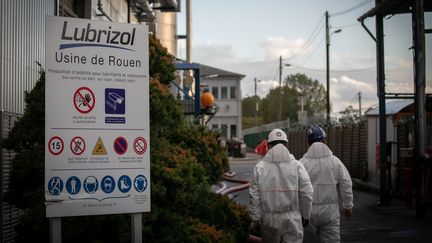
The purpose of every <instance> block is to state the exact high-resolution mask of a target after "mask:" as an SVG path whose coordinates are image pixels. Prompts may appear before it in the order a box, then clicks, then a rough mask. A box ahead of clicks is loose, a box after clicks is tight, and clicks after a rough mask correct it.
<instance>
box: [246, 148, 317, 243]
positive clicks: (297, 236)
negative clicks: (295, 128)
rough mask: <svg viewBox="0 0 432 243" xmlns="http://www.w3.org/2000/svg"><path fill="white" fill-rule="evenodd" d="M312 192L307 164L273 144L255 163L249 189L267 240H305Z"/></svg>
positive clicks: (253, 210) (255, 217)
mask: <svg viewBox="0 0 432 243" xmlns="http://www.w3.org/2000/svg"><path fill="white" fill-rule="evenodd" d="M312 193H313V192H312V184H311V181H310V179H309V176H308V174H307V172H306V170H305V168H304V167H303V165H302V164H301V163H300V162H299V161H298V160H296V159H295V158H294V156H293V155H292V154H291V153H290V152H289V150H288V149H287V148H286V147H285V146H284V145H283V144H277V145H275V146H274V147H272V148H271V149H270V150H269V151H268V152H267V154H266V155H265V156H264V157H263V158H262V160H261V161H259V162H258V163H257V165H256V166H255V169H254V172H253V178H252V183H251V186H250V188H249V196H250V207H249V211H250V215H251V217H252V219H253V220H254V221H260V227H261V234H262V235H261V236H262V239H263V242H266V243H267V242H278V243H279V242H302V241H303V226H302V217H303V218H309V214H310V211H311V207H312Z"/></svg>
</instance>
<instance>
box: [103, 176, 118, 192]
mask: <svg viewBox="0 0 432 243" xmlns="http://www.w3.org/2000/svg"><path fill="white" fill-rule="evenodd" d="M115 186H116V184H115V180H114V178H113V177H112V176H110V175H107V176H104V178H102V181H101V189H102V191H103V192H105V193H111V192H113V191H114V189H115Z"/></svg>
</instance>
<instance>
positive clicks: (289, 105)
mask: <svg viewBox="0 0 432 243" xmlns="http://www.w3.org/2000/svg"><path fill="white" fill-rule="evenodd" d="M297 97H298V92H297V91H295V90H293V89H291V88H290V87H288V86H283V87H282V88H280V87H277V88H275V89H271V90H270V92H269V94H268V95H267V96H266V97H265V98H264V99H263V100H262V104H261V107H262V114H263V120H264V123H271V122H275V121H278V120H279V100H280V99H281V118H282V120H287V119H289V120H290V121H297V111H298V110H299V109H298V105H297Z"/></svg>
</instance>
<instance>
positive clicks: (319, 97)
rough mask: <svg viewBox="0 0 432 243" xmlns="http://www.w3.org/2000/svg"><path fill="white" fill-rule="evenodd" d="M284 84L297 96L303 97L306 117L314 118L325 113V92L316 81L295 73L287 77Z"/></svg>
mask: <svg viewBox="0 0 432 243" xmlns="http://www.w3.org/2000/svg"><path fill="white" fill-rule="evenodd" d="M285 83H286V85H287V86H288V87H290V88H292V89H294V90H296V91H297V92H298V94H299V96H304V97H305V100H306V105H305V108H304V109H305V110H306V111H307V112H308V116H310V117H314V116H317V115H320V114H323V113H324V111H326V109H327V106H326V105H327V98H326V90H325V88H324V86H323V85H322V84H320V83H319V81H318V80H316V79H315V80H313V79H312V78H309V77H307V76H306V75H304V74H300V73H297V74H294V75H289V76H287V77H286V78H285Z"/></svg>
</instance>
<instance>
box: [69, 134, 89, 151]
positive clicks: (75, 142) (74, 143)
mask: <svg viewBox="0 0 432 243" xmlns="http://www.w3.org/2000/svg"><path fill="white" fill-rule="evenodd" d="M85 148H86V144H85V141H84V139H83V138H82V137H78V136H76V137H74V138H72V140H71V142H70V149H71V151H72V153H73V154H75V155H80V154H82V153H84V151H85Z"/></svg>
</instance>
